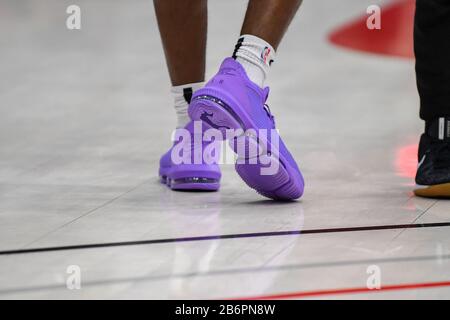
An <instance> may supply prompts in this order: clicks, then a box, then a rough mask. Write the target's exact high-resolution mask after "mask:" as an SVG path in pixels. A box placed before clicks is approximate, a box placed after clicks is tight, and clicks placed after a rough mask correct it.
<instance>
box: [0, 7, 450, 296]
mask: <svg viewBox="0 0 450 320" xmlns="http://www.w3.org/2000/svg"><path fill="white" fill-rule="evenodd" d="M2 2H5V1H4V0H3V1H2ZM373 2H374V1H373V0H371V1H365V0H364V1H361V0H342V1H339V3H337V2H336V3H333V4H331V3H330V1H325V0H324V1H306V2H305V3H304V6H303V10H302V11H301V13H300V15H299V16H298V17H297V19H296V20H295V22H294V23H293V25H292V27H291V29H290V31H289V33H288V34H287V35H286V37H285V41H284V43H283V44H282V46H281V47H280V50H279V54H278V60H277V63H276V65H275V67H274V68H273V69H272V72H271V74H270V84H271V87H272V88H271V89H272V95H271V99H270V101H269V103H270V105H271V108H272V111H273V112H274V113H275V114H276V116H277V123H278V126H279V128H280V130H281V134H282V135H283V137H284V139H285V141H286V143H287V144H288V145H289V146H290V148H291V150H292V152H293V154H294V155H295V157H296V158H297V159H298V160H299V163H300V166H301V168H302V169H303V172H304V173H305V178H306V183H307V189H306V192H305V195H304V198H303V199H302V200H301V201H298V202H293V203H275V202H271V201H268V200H264V199H263V198H261V197H260V196H259V195H257V194H256V193H255V192H253V191H252V190H249V189H248V188H247V187H246V186H245V184H244V183H243V182H242V181H241V180H240V179H239V178H238V176H237V174H236V173H235V172H234V168H233V166H231V165H224V166H223V167H222V169H223V173H224V176H223V184H222V188H221V190H220V192H217V193H186V192H172V191H170V190H168V189H166V188H165V187H164V186H163V185H160V184H159V183H158V181H157V162H158V159H159V156H160V155H161V154H162V153H163V152H165V151H166V149H167V148H168V147H169V145H170V134H171V129H172V128H173V127H174V125H175V117H174V111H173V110H172V107H171V97H170V95H169V86H168V83H169V82H168V76H167V73H166V68H165V65H164V63H163V56H162V48H161V45H160V40H159V34H158V33H157V30H156V26H155V18H154V14H153V9H152V6H151V1H144V0H133V1H126V2H125V1H121V2H117V3H114V4H112V3H109V2H105V1H100V0H96V1H93V0H89V1H87V0H84V1H81V0H78V1H77V3H78V4H79V5H80V6H81V8H82V17H83V25H82V30H81V31H68V30H67V29H66V28H65V18H66V13H65V9H66V7H67V5H68V4H71V3H68V2H67V1H59V0H45V1H32V0H28V1H25V0H24V1H15V2H13V1H6V2H5V3H2V10H1V13H0V15H1V18H0V46H1V50H0V56H1V61H3V63H2V64H1V66H0V68H1V72H0V74H1V77H0V101H1V104H0V109H1V110H0V112H1V117H0V218H1V223H0V250H1V252H0V298H2V299H7V298H8V299H9V298H63V299H71V298H76V299H78V298H156V299H165V298H236V297H272V298H354V299H367V298H375V299H378V298H450V286H449V285H450V283H449V281H450V261H449V259H450V248H449V247H450V227H449V224H448V222H450V203H449V202H447V201H437V200H426V199H419V198H415V197H413V196H412V193H411V186H412V184H413V178H412V175H413V174H414V170H415V166H416V159H415V150H416V148H417V147H416V142H417V139H418V136H419V134H420V132H421V129H422V123H421V122H420V121H419V120H418V118H417V114H418V97H417V94H416V90H415V80H414V72H413V71H414V70H413V67H414V64H413V61H412V60H408V59H402V58H391V57H386V56H383V57H379V56H376V55H370V54H363V53H359V52H352V51H349V50H345V49H342V48H337V47H334V46H333V45H331V44H330V43H328V42H327V36H328V34H329V33H330V32H331V31H332V30H333V29H334V28H336V27H337V26H340V25H342V24H343V23H345V22H346V21H348V20H349V19H353V18H354V17H358V16H360V15H361V14H364V13H365V10H366V8H367V6H368V5H370V4H373ZM375 2H378V1H375ZM385 2H386V1H383V2H382V3H385ZM330 6H331V7H332V8H330ZM244 7H245V3H244V2H242V1H238V0H233V1H214V0H212V1H210V14H211V17H212V20H211V22H210V33H209V34H210V37H209V38H210V44H209V49H208V57H209V58H208V75H211V74H212V73H213V72H214V70H215V69H216V67H217V65H218V63H219V62H220V61H221V59H222V58H223V57H224V56H226V55H229V54H230V50H232V48H233V46H234V42H235V40H236V35H237V34H238V32H239V23H240V21H241V20H242V17H243V14H244ZM238 9H242V10H241V11H240V12H241V14H237V15H236V14H235V12H237V11H238ZM330 9H332V10H330ZM231 13H234V14H231ZM231 22H233V23H232V24H231ZM380 226H384V227H380ZM419 227H420V228H419ZM354 228H356V229H354ZM136 241H142V242H137V243H136ZM122 242H132V243H128V245H123V243H122ZM109 243H116V245H108V246H102V247H94V248H92V247H89V245H91V244H109ZM121 243H122V245H120V244H121ZM77 245H80V247H75V248H72V249H70V250H56V251H55V250H44V251H38V252H32V251H31V252H30V251H15V253H14V252H12V253H13V254H6V251H11V250H21V249H25V250H27V249H32V248H49V247H60V246H77ZM10 253H11V252H10ZM71 265H75V266H79V268H80V270H81V289H80V290H69V289H67V287H66V281H67V279H68V277H69V276H70V275H69V274H68V273H67V270H68V267H69V266H71ZM374 268H375V269H374ZM371 270H378V271H379V272H380V275H381V286H382V289H385V290H380V291H376V290H375V291H373V290H372V291H368V290H367V289H366V284H367V281H369V282H370V281H371V278H370V276H371V275H370V274H368V273H367V272H368V271H371ZM398 286H400V287H398ZM424 286H426V287H424ZM358 288H359V289H358ZM349 289H355V290H349ZM388 289H390V290H388Z"/></svg>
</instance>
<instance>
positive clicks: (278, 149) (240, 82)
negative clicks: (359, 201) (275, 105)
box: [189, 58, 304, 200]
mask: <svg viewBox="0 0 450 320" xmlns="http://www.w3.org/2000/svg"><path fill="white" fill-rule="evenodd" d="M268 95H269V88H265V89H261V88H259V87H258V86H257V85H256V84H254V83H253V82H252V81H251V80H250V79H249V78H248V76H247V74H246V72H245V70H244V68H243V67H242V66H241V64H239V63H238V62H237V61H235V60H234V59H232V58H227V59H225V60H224V62H223V63H222V65H221V67H220V70H219V72H218V73H217V74H216V75H215V76H214V77H213V78H212V79H211V80H210V81H209V82H208V83H207V84H206V86H205V87H204V88H202V89H200V90H198V91H196V92H195V93H194V95H193V97H192V100H191V104H190V106H189V116H190V117H191V119H193V120H202V121H203V122H205V123H206V124H208V125H209V126H211V127H212V128H215V129H218V130H220V131H221V132H222V134H223V135H224V136H226V138H229V132H230V130H229V129H234V130H238V131H239V129H241V130H240V132H241V133H240V135H239V136H238V137H236V138H233V139H231V140H230V144H231V145H232V148H233V149H234V151H235V152H236V153H237V155H238V160H237V162H236V165H235V167H236V171H237V172H238V174H239V175H240V176H241V178H242V179H243V180H244V181H245V182H246V183H247V185H248V186H249V187H250V188H253V189H255V190H256V191H257V192H258V193H260V194H261V195H263V196H265V197H268V198H271V199H275V200H294V199H298V198H300V197H301V196H302V194H303V189H304V181H303V177H302V174H301V172H300V170H299V168H298V166H297V164H296V162H295V160H294V158H293V157H292V155H291V154H290V153H289V151H288V150H287V148H286V146H285V145H284V143H283V141H282V140H281V138H280V137H279V135H278V132H277V131H276V130H275V121H274V117H273V116H272V114H271V112H270V110H269V108H268V106H267V105H266V104H265V102H266V100H267V97H268ZM233 140H234V141H233ZM242 145H244V147H242ZM239 146H241V148H240V147H239ZM254 146H258V147H257V148H256V149H257V150H258V151H257V153H253V154H252V152H250V151H249V150H250V149H251V150H255V147H254ZM243 160H244V161H243ZM269 167H275V168H276V170H272V172H270V170H268V169H270V168H269Z"/></svg>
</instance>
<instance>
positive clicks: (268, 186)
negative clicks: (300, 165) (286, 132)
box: [189, 94, 303, 201]
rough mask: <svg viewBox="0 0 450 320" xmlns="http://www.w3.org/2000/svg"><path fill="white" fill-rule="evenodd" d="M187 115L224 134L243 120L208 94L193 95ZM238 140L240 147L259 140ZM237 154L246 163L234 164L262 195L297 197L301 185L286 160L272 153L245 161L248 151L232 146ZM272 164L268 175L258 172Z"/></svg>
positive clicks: (273, 197)
mask: <svg viewBox="0 0 450 320" xmlns="http://www.w3.org/2000/svg"><path fill="white" fill-rule="evenodd" d="M189 116H190V117H191V119H193V120H197V121H198V120H201V121H203V122H206V123H207V124H208V125H210V126H211V127H212V128H215V129H218V130H220V131H221V132H222V135H223V137H226V130H227V129H235V130H237V129H242V130H243V131H244V130H246V129H247V128H245V127H244V125H243V122H242V120H241V119H240V118H239V117H238V116H237V115H236V113H235V112H234V111H233V109H232V108H231V107H230V106H228V105H227V104H226V103H225V102H223V101H221V100H220V99H218V98H215V97H212V96H208V95H201V94H200V95H198V96H197V97H195V98H194V99H193V100H192V102H191V105H190V106H189ZM237 140H241V143H245V146H246V147H245V148H244V149H243V150H248V146H249V145H251V144H258V142H257V137H251V136H244V135H242V136H240V137H238V138H237ZM233 149H234V151H235V152H236V154H237V155H238V160H239V159H241V160H246V161H244V162H245V163H240V162H239V161H237V162H236V165H235V168H236V171H237V173H238V174H239V176H240V177H241V178H242V180H244V182H245V183H246V184H247V185H248V186H249V187H250V188H252V189H254V190H256V191H257V192H258V193H259V194H261V195H262V196H265V197H268V198H271V199H274V200H285V201H287V200H294V199H297V198H300V197H301V195H302V193H303V188H300V187H298V185H297V184H296V183H295V182H294V181H293V179H292V178H291V177H292V176H293V175H295V174H296V173H290V170H292V169H288V168H287V167H286V166H285V164H284V163H283V161H282V159H281V155H280V158H279V159H278V157H275V156H274V155H272V154H267V153H266V154H261V155H258V157H259V159H260V160H264V161H255V162H256V163H251V162H250V161H248V160H249V159H250V158H251V157H249V155H248V154H246V153H244V154H240V150H239V148H233ZM264 164H272V165H273V164H275V165H276V166H277V167H278V170H277V172H276V173H274V174H271V175H261V170H262V169H266V170H267V167H268V166H267V165H264Z"/></svg>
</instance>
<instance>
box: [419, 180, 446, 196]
mask: <svg viewBox="0 0 450 320" xmlns="http://www.w3.org/2000/svg"><path fill="white" fill-rule="evenodd" d="M414 194H415V195H416V196H419V197H425V198H450V183H443V184H436V185H433V186H418V187H417V188H416V189H415V190H414Z"/></svg>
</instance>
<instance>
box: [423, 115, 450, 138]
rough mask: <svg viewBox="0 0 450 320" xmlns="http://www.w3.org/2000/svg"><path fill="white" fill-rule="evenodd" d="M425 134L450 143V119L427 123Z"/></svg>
mask: <svg viewBox="0 0 450 320" xmlns="http://www.w3.org/2000/svg"><path fill="white" fill-rule="evenodd" d="M425 133H426V134H427V135H428V136H429V137H431V138H434V139H438V140H441V141H450V117H449V116H446V117H439V118H435V119H433V120H429V121H426V122H425Z"/></svg>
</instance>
